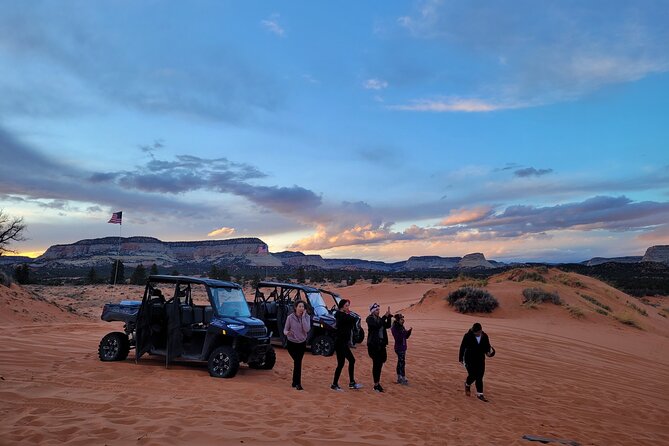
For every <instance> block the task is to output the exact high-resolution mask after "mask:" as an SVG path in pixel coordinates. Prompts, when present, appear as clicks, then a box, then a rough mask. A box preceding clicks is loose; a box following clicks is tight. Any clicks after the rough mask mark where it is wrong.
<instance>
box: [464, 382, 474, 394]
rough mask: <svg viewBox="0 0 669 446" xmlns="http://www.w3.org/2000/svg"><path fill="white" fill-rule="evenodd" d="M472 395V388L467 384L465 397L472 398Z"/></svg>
mask: <svg viewBox="0 0 669 446" xmlns="http://www.w3.org/2000/svg"><path fill="white" fill-rule="evenodd" d="M471 394H472V386H471V385H470V384H467V383H465V395H467V396H471Z"/></svg>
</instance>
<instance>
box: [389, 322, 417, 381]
mask: <svg viewBox="0 0 669 446" xmlns="http://www.w3.org/2000/svg"><path fill="white" fill-rule="evenodd" d="M412 330H413V329H412V328H410V329H408V330H407V329H406V328H404V316H403V315H402V314H400V313H397V314H396V315H395V320H394V321H393V326H392V327H391V329H390V332H391V333H392V334H393V338H394V339H395V354H397V384H404V385H405V386H406V385H407V384H409V380H408V379H407V377H406V371H405V365H406V353H407V339H409V336H411V331H412Z"/></svg>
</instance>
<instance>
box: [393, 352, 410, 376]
mask: <svg viewBox="0 0 669 446" xmlns="http://www.w3.org/2000/svg"><path fill="white" fill-rule="evenodd" d="M395 353H397V376H404V377H406V376H407V375H406V371H405V370H404V367H405V365H406V357H407V352H395Z"/></svg>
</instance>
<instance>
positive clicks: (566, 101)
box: [0, 0, 669, 262]
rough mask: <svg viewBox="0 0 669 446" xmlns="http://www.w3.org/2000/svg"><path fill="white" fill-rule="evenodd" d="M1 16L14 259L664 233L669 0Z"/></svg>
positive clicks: (120, 2)
mask: <svg viewBox="0 0 669 446" xmlns="http://www.w3.org/2000/svg"><path fill="white" fill-rule="evenodd" d="M0 11H1V12H0V157H1V158H2V161H1V163H0V209H2V210H3V212H4V213H6V214H9V215H11V216H15V217H23V219H24V222H25V223H26V225H27V229H26V231H25V233H24V235H25V237H26V239H27V240H24V241H19V242H15V243H12V244H11V245H10V246H9V248H11V249H13V250H15V251H16V252H17V253H18V254H21V255H29V256H37V255H39V254H41V253H42V252H43V251H45V250H46V249H47V248H48V247H49V246H51V245H54V244H66V243H74V242H76V241H78V240H83V239H90V238H98V237H106V236H118V235H122V236H124V237H129V236H150V237H156V238H158V239H161V240H164V241H184V240H219V239H229V238H237V237H258V238H260V239H262V240H263V241H264V242H266V243H267V244H268V245H269V250H270V251H271V252H280V251H283V250H291V251H302V252H304V253H307V254H320V255H322V256H324V257H326V258H360V259H368V260H383V261H399V260H405V259H407V258H409V257H410V256H421V255H437V256H463V255H465V254H468V253H474V252H481V253H483V254H484V255H485V256H486V258H488V259H494V260H499V261H545V262H569V261H582V260H587V259H589V258H592V257H616V256H627V255H643V254H644V252H645V250H646V248H647V247H649V246H652V245H658V244H669V45H668V44H667V43H668V42H669V25H668V24H669V5H668V3H667V1H666V0H657V1H655V0H633V1H619V0H607V1H599V0H593V1H587V2H582V1H571V0H546V1H541V2H537V1H535V0H515V1H500V0H488V1H473V0H469V1H449V0H443V1H437V0H428V1H413V2H411V1H383V2H359V1H338V2H314V1H290V2H277V1H254V2H248V1H197V0H196V1H192V2H181V1H157V0H132V1H131V0H113V1H104V2H103V1H88V0H86V1H83V0H82V1H77V0H68V1H65V2H63V1H56V0H54V1H36V0H26V1H21V2H18V1H14V0H0ZM117 211H123V224H122V225H120V226H119V225H111V224H108V223H107V221H108V220H109V218H110V217H111V213H112V212H117Z"/></svg>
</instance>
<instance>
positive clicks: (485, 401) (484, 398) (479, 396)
mask: <svg viewBox="0 0 669 446" xmlns="http://www.w3.org/2000/svg"><path fill="white" fill-rule="evenodd" d="M476 398H478V399H480V400H481V401H483V402H484V403H487V402H488V398H486V397H485V396H483V394H482V393H480V394H478V395H476Z"/></svg>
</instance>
